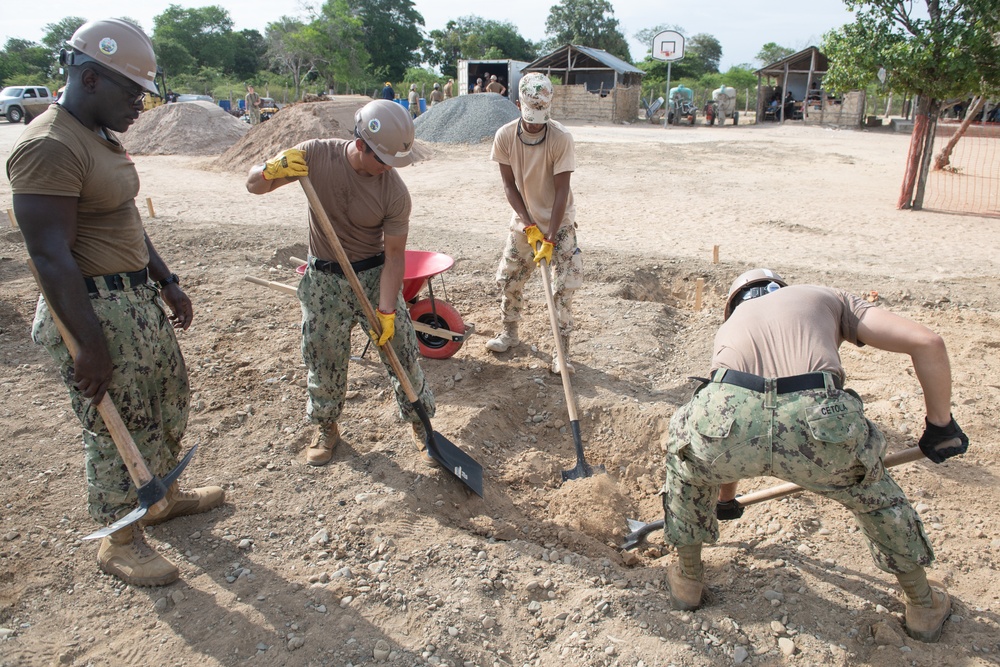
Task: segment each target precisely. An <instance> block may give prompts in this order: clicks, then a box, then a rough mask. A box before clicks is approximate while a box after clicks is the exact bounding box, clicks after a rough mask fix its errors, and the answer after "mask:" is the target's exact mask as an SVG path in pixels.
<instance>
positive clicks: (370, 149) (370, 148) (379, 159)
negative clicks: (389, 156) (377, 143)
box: [362, 139, 389, 167]
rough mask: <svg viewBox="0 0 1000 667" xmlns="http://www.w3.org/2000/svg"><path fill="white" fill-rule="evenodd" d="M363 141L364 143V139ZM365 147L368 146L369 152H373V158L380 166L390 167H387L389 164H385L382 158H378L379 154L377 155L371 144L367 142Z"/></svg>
mask: <svg viewBox="0 0 1000 667" xmlns="http://www.w3.org/2000/svg"><path fill="white" fill-rule="evenodd" d="M362 141H364V139H362ZM365 146H368V150H369V151H370V152H371V154H372V157H373V158H375V161H376V162H378V163H379V164H380V165H382V166H383V167H388V166H389V165H387V164H386V163H385V162H383V161H382V158H380V157H379V156H378V153H376V152H375V149H374V148H372V147H371V145H370V144H369V143H368V142H367V141H365Z"/></svg>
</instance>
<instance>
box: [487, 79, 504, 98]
mask: <svg viewBox="0 0 1000 667" xmlns="http://www.w3.org/2000/svg"><path fill="white" fill-rule="evenodd" d="M485 92H487V93H496V94H497V95H505V94H507V88H506V86H504V85H503V84H502V83H500V82H499V81H497V75H496V74H494V75H492V76H491V77H490V82H489V84H488V85H487V86H486V90H485Z"/></svg>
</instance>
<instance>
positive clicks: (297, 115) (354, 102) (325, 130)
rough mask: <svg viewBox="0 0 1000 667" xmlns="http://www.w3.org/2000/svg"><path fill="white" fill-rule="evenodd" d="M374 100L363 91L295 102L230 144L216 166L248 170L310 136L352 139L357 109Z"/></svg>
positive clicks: (238, 170)
mask: <svg viewBox="0 0 1000 667" xmlns="http://www.w3.org/2000/svg"><path fill="white" fill-rule="evenodd" d="M369 102H371V99H370V98H368V97H364V96H363V95H342V96H338V97H337V98H335V99H334V100H332V101H319V102H310V103H304V104H295V105H292V106H287V107H285V108H283V109H282V110H281V111H279V112H278V113H276V114H274V115H273V116H271V119H270V120H268V121H267V122H265V123H261V124H260V125H257V126H255V127H253V128H252V129H251V130H250V131H249V132H247V134H246V136H244V137H243V138H242V139H241V140H240V141H238V142H237V143H235V144H233V145H232V146H231V147H229V150H227V151H226V152H225V153H223V154H222V155H221V156H220V157H219V159H218V160H216V161H215V166H217V167H220V168H222V169H225V170H227V171H235V172H240V173H245V172H246V171H247V169H249V168H250V167H251V165H254V164H258V163H261V162H264V161H265V160H267V159H268V158H271V157H274V156H275V155H276V154H277V153H279V152H281V151H283V150H284V149H286V148H291V147H292V146H294V145H295V144H298V143H300V142H303V141H306V140H307V139H318V138H326V139H329V138H336V139H350V138H351V137H352V136H354V112H355V111H357V110H358V109H360V108H361V107H363V106H364V105H366V104H368V103H369Z"/></svg>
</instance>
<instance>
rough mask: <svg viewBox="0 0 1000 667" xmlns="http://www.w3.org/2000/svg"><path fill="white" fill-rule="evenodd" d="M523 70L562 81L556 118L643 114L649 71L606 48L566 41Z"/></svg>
mask: <svg viewBox="0 0 1000 667" xmlns="http://www.w3.org/2000/svg"><path fill="white" fill-rule="evenodd" d="M521 71H522V72H523V73H527V72H541V73H542V74H544V75H546V76H548V77H549V78H550V79H553V78H554V79H558V80H559V81H560V82H561V85H555V86H554V87H555V91H554V95H553V97H552V115H553V117H554V118H555V119H556V120H563V119H565V120H582V121H590V122H609V123H631V122H633V121H634V120H635V119H636V118H637V117H638V115H639V97H640V94H641V91H642V77H643V76H644V75H645V72H643V71H642V70H641V69H639V68H638V67H635V66H633V65H630V64H628V63H627V62H625V61H624V60H622V59H621V58H618V57H617V56H613V55H611V54H610V53H608V52H607V51H604V50H603V49H595V48H592V47H589V46H580V45H577V44H566V45H565V46H561V47H559V48H558V49H556V50H555V51H552V52H551V53H549V54H547V55H544V56H542V57H541V58H538V59H537V60H535V61H533V62H531V63H528V65H526V66H525V67H524V68H522V70H521ZM555 83H556V81H553V84H555Z"/></svg>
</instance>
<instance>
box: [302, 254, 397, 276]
mask: <svg viewBox="0 0 1000 667" xmlns="http://www.w3.org/2000/svg"><path fill="white" fill-rule="evenodd" d="M383 264H385V253H384V252H380V253H379V254H377V255H374V256H372V257H369V258H368V259H359V260H358V261H356V262H351V268H352V269H354V271H355V273H357V272H358V271H367V270H368V269H374V268H375V267H376V266H382V265H383ZM312 265H313V268H314V269H316V270H317V271H322V272H323V273H335V274H337V275H338V276H342V275H344V270H343V269H342V268H340V264H337V263H336V262H331V261H330V260H327V259H318V258H313V261H312Z"/></svg>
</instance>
